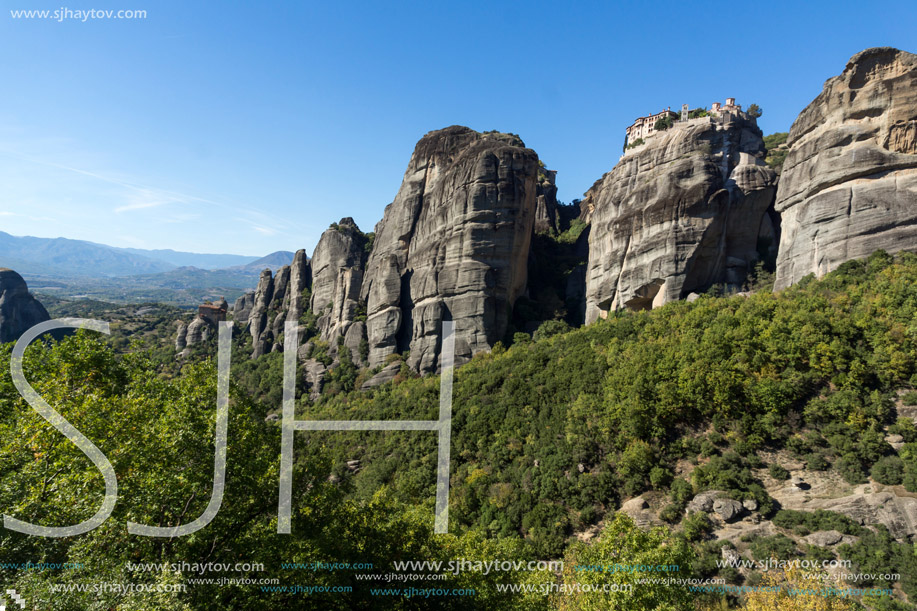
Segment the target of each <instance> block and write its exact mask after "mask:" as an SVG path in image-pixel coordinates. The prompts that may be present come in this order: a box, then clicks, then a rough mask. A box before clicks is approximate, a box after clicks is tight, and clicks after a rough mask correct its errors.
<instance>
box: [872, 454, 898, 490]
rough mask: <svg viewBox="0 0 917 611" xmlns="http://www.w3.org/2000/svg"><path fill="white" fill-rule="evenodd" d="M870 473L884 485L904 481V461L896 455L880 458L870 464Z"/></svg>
mask: <svg viewBox="0 0 917 611" xmlns="http://www.w3.org/2000/svg"><path fill="white" fill-rule="evenodd" d="M870 475H871V476H872V478H873V479H874V480H876V481H877V482H879V483H880V484H885V485H886V486H895V485H897V484H900V483H902V482H903V481H904V461H902V460H901V459H900V458H898V457H897V456H886V457H885V458H880V459H879V461H878V462H876V464H874V465H873V466H872V470H871V471H870Z"/></svg>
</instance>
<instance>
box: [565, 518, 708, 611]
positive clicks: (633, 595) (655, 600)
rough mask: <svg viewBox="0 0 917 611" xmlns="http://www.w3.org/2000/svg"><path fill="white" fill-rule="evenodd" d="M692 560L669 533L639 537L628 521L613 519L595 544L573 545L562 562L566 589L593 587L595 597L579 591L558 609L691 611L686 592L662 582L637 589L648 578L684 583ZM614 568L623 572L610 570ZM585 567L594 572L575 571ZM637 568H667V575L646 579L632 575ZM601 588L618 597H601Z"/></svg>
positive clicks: (641, 533)
mask: <svg viewBox="0 0 917 611" xmlns="http://www.w3.org/2000/svg"><path fill="white" fill-rule="evenodd" d="M693 556H694V554H693V552H692V551H691V547H690V546H689V545H688V544H687V542H686V541H685V540H684V539H683V538H682V537H679V536H676V535H673V534H672V533H671V531H669V529H667V528H664V527H656V528H653V529H652V530H650V531H643V530H641V529H640V528H639V527H638V526H637V525H636V524H634V521H633V520H632V519H631V518H630V517H629V516H627V515H626V514H623V513H616V514H615V515H614V517H613V518H611V519H610V520H608V522H607V523H606V524H605V528H604V530H602V534H601V536H600V537H599V539H598V540H597V541H595V542H594V543H591V544H584V543H574V544H573V545H572V546H571V547H570V549H569V551H568V552H567V555H566V557H565V558H564V575H563V578H564V584H568V585H572V584H581V586H585V585H587V584H588V585H597V586H598V587H599V591H593V592H585V591H580V590H579V589H577V590H575V591H574V592H573V593H571V594H568V595H563V596H561V597H560V598H559V600H558V602H559V608H560V609H564V610H565V611H587V610H589V611H591V610H596V611H598V610H600V609H601V610H603V611H604V610H605V609H630V610H632V611H651V610H652V611H655V610H665V611H680V610H689V609H693V608H694V606H693V602H692V595H691V594H690V593H689V592H688V589H687V588H684V587H678V586H672V585H670V584H666V583H663V581H664V580H663V579H659V583H657V584H649V583H638V581H640V580H643V579H646V578H647V577H660V578H663V577H667V576H668V577H684V576H686V573H688V572H689V570H690V566H691V560H692V558H693ZM615 565H620V567H626V568H625V569H624V570H613V569H614V566H615ZM584 566H587V567H590V568H593V569H595V570H589V571H584V570H577V568H576V567H584ZM640 566H643V567H649V566H652V567H654V569H655V568H657V567H666V568H667V569H668V570H667V571H666V572H665V573H663V574H655V575H647V574H646V573H642V572H640V571H639V570H634V567H640ZM601 569H608V570H601ZM605 585H607V586H610V587H609V588H608V589H610V590H617V591H605V592H602V591H601V588H602V587H603V586H605ZM583 590H585V588H583Z"/></svg>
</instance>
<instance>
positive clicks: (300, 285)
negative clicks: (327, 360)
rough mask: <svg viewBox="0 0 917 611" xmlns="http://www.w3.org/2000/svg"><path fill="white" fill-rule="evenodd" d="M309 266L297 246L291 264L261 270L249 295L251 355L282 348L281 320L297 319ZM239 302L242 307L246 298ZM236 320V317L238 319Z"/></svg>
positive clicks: (254, 356)
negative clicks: (251, 293) (275, 271)
mask: <svg viewBox="0 0 917 611" xmlns="http://www.w3.org/2000/svg"><path fill="white" fill-rule="evenodd" d="M311 275H312V270H311V266H310V264H309V261H308V259H307V258H306V253H305V251H304V250H299V251H297V252H296V254H295V255H294V257H293V263H292V265H284V266H283V267H281V268H280V269H279V270H277V273H276V274H273V275H272V274H271V270H269V269H266V270H264V271H262V272H261V277H260V278H259V280H258V288H256V289H255V292H254V293H253V296H252V297H251V298H248V297H246V299H251V302H252V306H251V310H250V313H249V316H248V329H249V333H251V336H252V358H257V357H259V356H261V355H262V354H265V353H267V352H279V351H282V350H283V336H284V323H285V322H286V321H288V320H290V321H294V320H295V321H298V320H299V317H300V316H301V315H302V312H303V307H304V304H303V291H304V290H305V289H306V288H308V287H309V286H311V283H312V277H311ZM237 304H238V305H241V306H242V311H244V309H245V308H246V307H247V301H244V302H242V303H241V304H239V303H238V302H237ZM237 320H238V319H237Z"/></svg>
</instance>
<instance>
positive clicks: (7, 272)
mask: <svg viewBox="0 0 917 611" xmlns="http://www.w3.org/2000/svg"><path fill="white" fill-rule="evenodd" d="M50 319H51V317H50V316H49V315H48V311H47V310H45V308H44V306H43V305H41V303H39V301H38V300H37V299H35V297H33V296H32V294H31V293H30V292H29V287H28V286H26V283H25V280H23V279H22V276H20V275H19V274H17V273H16V272H14V271H13V270H11V269H7V268H5V267H2V268H0V343H5V342H15V341H16V340H17V339H19V337H20V336H21V335H22V334H23V333H25V332H26V331H28V330H29V329H31V328H32V327H34V326H35V325H37V324H38V323H40V322H44V321H46V320H50Z"/></svg>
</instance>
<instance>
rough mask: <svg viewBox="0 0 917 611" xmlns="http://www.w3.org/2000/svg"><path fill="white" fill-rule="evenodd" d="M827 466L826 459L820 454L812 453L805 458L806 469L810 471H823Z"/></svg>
mask: <svg viewBox="0 0 917 611" xmlns="http://www.w3.org/2000/svg"><path fill="white" fill-rule="evenodd" d="M829 466H830V465H829V463H828V461H827V459H825V457H824V456H823V455H822V454H821V453H820V452H812V453H811V454H809V455H807V456H806V469H809V470H810V471H824V470H825V469H827V468H828V467H829Z"/></svg>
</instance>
